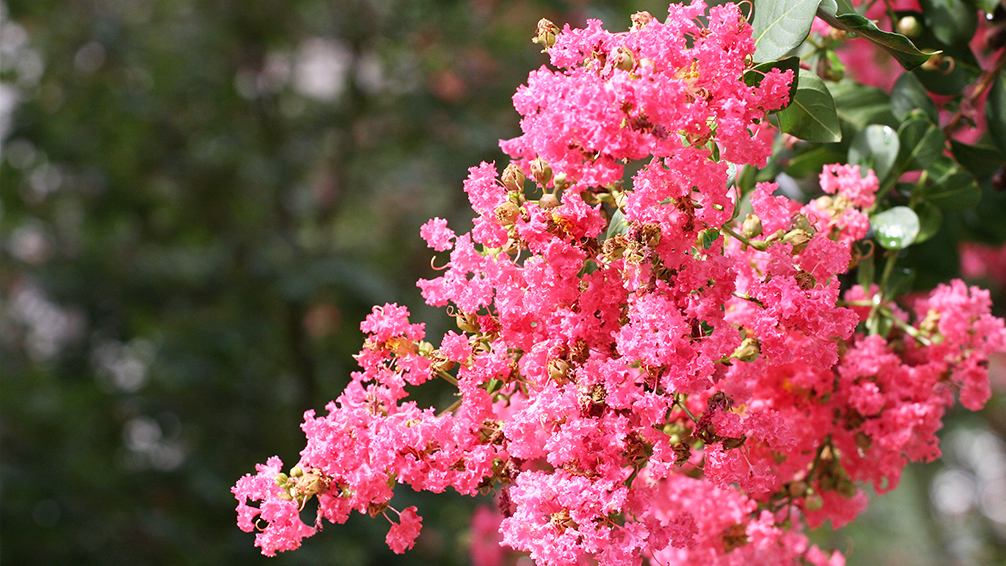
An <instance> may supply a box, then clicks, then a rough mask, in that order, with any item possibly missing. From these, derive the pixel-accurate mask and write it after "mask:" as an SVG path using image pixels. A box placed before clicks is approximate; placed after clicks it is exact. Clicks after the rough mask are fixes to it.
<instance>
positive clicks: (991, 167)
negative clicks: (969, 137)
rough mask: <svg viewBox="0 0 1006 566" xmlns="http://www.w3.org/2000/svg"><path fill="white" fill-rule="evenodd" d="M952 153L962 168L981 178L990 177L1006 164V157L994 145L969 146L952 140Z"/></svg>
mask: <svg viewBox="0 0 1006 566" xmlns="http://www.w3.org/2000/svg"><path fill="white" fill-rule="evenodd" d="M950 151H951V152H952V153H953V154H954V158H956V159H957V162H958V163H960V164H961V166H962V167H964V168H965V169H967V170H968V171H971V173H973V174H974V176H975V177H979V178H982V177H988V176H989V175H991V174H993V173H995V172H996V171H998V170H999V169H1000V168H1001V167H1002V166H1003V164H1004V163H1006V156H1003V154H1002V152H1001V151H999V148H997V147H996V146H994V145H985V144H979V145H969V144H966V143H961V142H959V141H957V140H950Z"/></svg>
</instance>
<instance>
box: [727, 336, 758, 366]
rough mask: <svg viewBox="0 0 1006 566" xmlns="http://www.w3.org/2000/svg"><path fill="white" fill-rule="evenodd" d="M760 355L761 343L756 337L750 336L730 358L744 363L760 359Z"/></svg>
mask: <svg viewBox="0 0 1006 566" xmlns="http://www.w3.org/2000/svg"><path fill="white" fill-rule="evenodd" d="M758 354H761V342H759V341H758V339H757V338H755V337H754V336H748V337H747V338H745V339H744V340H743V341H741V345H740V346H738V347H737V349H736V350H734V353H733V354H731V356H730V357H731V358H733V359H735V360H740V361H742V362H753V361H755V360H757V359H758Z"/></svg>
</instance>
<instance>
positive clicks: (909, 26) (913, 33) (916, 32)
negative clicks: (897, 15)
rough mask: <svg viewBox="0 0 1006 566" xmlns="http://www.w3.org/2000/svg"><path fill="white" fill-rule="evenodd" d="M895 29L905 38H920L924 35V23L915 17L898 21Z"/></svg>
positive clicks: (906, 17)
mask: <svg viewBox="0 0 1006 566" xmlns="http://www.w3.org/2000/svg"><path fill="white" fill-rule="evenodd" d="M894 29H895V30H897V32H898V33H900V34H901V35H903V36H905V37H913V38H914V37H919V36H920V35H922V22H920V21H919V19H918V18H916V17H915V16H905V17H903V18H901V19H900V20H898V23H897V25H895V26H894Z"/></svg>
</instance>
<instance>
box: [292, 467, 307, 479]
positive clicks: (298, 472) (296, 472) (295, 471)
mask: <svg viewBox="0 0 1006 566" xmlns="http://www.w3.org/2000/svg"><path fill="white" fill-rule="evenodd" d="M302 475H304V470H302V469H301V467H300V466H294V467H293V468H291V469H290V477H291V478H299V477H300V476H302Z"/></svg>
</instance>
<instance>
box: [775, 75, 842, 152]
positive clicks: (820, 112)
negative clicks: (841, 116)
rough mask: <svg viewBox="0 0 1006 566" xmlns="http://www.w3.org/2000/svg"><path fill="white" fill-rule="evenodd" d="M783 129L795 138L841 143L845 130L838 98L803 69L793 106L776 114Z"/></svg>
mask: <svg viewBox="0 0 1006 566" xmlns="http://www.w3.org/2000/svg"><path fill="white" fill-rule="evenodd" d="M774 118H775V119H777V120H778V125H779V128H780V129H781V130H782V131H783V132H786V133H787V134H790V135H792V136H794V137H797V138H800V139H802V140H807V141H814V142H826V143H828V142H837V141H839V140H841V139H842V129H841V126H840V124H839V122H838V114H837V113H836V112H835V100H834V99H832V97H831V93H830V92H828V87H827V86H826V85H825V84H824V81H822V80H821V79H820V78H818V77H817V75H815V74H814V73H811V72H809V71H805V70H803V69H800V88H798V89H797V91H796V96H795V97H794V99H793V101H792V102H791V103H790V105H789V106H788V107H787V108H786V109H785V110H783V111H782V112H780V113H778V114H775V115H774Z"/></svg>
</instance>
